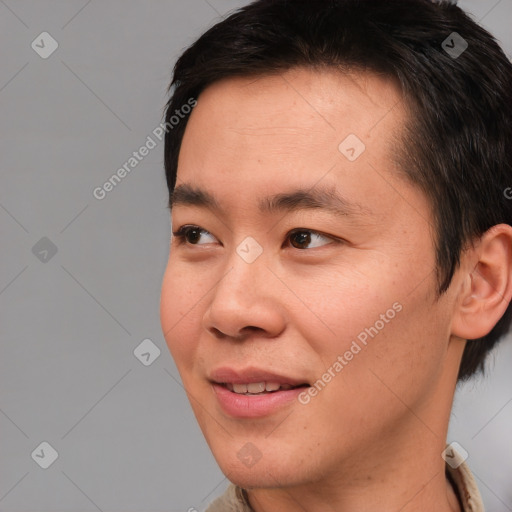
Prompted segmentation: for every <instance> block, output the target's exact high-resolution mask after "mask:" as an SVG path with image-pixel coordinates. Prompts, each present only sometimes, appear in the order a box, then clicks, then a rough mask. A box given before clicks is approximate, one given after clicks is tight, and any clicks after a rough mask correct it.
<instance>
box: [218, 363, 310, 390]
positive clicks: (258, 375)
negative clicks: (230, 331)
mask: <svg viewBox="0 0 512 512" xmlns="http://www.w3.org/2000/svg"><path fill="white" fill-rule="evenodd" d="M209 380H211V381H213V382H215V383H217V384H227V383H230V384H250V383H252V382H276V383H277V384H290V385H291V386H300V385H302V384H308V383H307V382H306V381H305V379H298V378H294V377H288V376H286V375H278V374H277V373H272V372H268V371H266V370H262V369H259V368H255V367H248V368H242V369H238V370H235V369H234V368H229V367H227V366H223V367H222V368H217V369H215V370H213V371H212V372H211V373H210V375H209Z"/></svg>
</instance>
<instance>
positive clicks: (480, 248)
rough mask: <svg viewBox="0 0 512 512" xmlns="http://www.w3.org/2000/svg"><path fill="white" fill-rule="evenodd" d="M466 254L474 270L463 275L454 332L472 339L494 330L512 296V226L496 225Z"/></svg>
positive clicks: (453, 321) (455, 312)
mask: <svg viewBox="0 0 512 512" xmlns="http://www.w3.org/2000/svg"><path fill="white" fill-rule="evenodd" d="M466 256H467V258H469V259H467V261H472V262H473V265H472V267H473V270H472V271H468V273H467V274H466V275H465V276H464V282H463V283H462V286H461V290H460V294H459V297H458V303H457V306H456V310H455V311H454V316H453V320H452V334H453V335H455V336H458V337H460V338H463V339H467V340H471V339H477V338H481V337H483V336H485V335H486V334H488V333H489V332H490V331H491V330H492V328H493V327H494V326H495V325H496V323H497V322H498V320H499V319H500V318H501V317H502V316H503V314H504V313H505V311H506V310H507V307H508V305H509V302H510V299H511V297H512V227H511V226H509V225H508V224H498V225H496V226H493V227H492V228H490V229H489V230H488V231H486V232H485V233H484V234H483V235H482V237H481V238H480V241H479V243H478V245H477V247H476V248H475V249H472V250H471V251H469V252H468V253H467V255H466Z"/></svg>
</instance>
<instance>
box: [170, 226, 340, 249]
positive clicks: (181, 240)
mask: <svg viewBox="0 0 512 512" xmlns="http://www.w3.org/2000/svg"><path fill="white" fill-rule="evenodd" d="M193 230H197V231H200V232H201V233H205V234H208V235H212V234H211V233H210V232H209V231H207V230H206V229H203V228H201V227H200V226H195V225H192V224H188V225H184V226H181V227H180V228H178V229H177V230H176V231H173V233H172V234H173V235H174V236H175V237H176V239H177V240H178V244H179V245H182V244H187V243H188V242H187V241H186V236H187V234H188V233H189V232H190V231H193ZM296 233H312V234H315V235H319V236H321V237H324V238H328V239H330V240H332V241H333V242H342V240H341V239H337V238H334V237H332V236H329V235H325V234H323V233H321V232H320V231H315V230H313V229H307V228H296V229H293V230H291V231H289V232H288V233H287V235H286V239H289V238H290V236H292V235H294V234H296ZM212 236H213V235H212ZM189 245H203V244H189ZM325 245H330V244H325ZM322 247H323V246H322ZM295 249H296V248H295ZM314 249H315V247H314ZM297 250H299V251H300V250H305V249H297Z"/></svg>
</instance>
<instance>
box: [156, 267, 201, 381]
mask: <svg viewBox="0 0 512 512" xmlns="http://www.w3.org/2000/svg"><path fill="white" fill-rule="evenodd" d="M203 294H204V290H203V288H202V287H200V286H199V285H198V283H195V282H194V281H193V279H192V278H191V275H190V272H186V271H183V270H180V266H179V265H178V264H176V263H175V262H174V261H173V260H172V258H170V259H169V262H168V264H167V268H166V270H165V274H164V277H163V280H162V290H161V296H160V322H161V326H162V332H163V334H164V338H165V341H166V343H167V346H168V348H169V351H170V352H171V355H172V357H173V359H174V360H175V362H176V365H177V367H178V369H179V370H180V373H181V370H182V368H185V367H188V366H190V364H191V362H192V361H193V356H194V352H195V350H196V345H197V341H196V340H197V339H198V337H199V336H198V332H199V329H200V326H201V321H200V317H199V316H198V315H199V314H200V302H201V297H202V295H203Z"/></svg>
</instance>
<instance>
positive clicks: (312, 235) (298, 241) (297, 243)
mask: <svg viewBox="0 0 512 512" xmlns="http://www.w3.org/2000/svg"><path fill="white" fill-rule="evenodd" d="M322 238H323V239H324V240H329V241H330V242H332V241H334V240H333V238H331V237H328V236H327V235H322V234H321V233H318V232H317V231H313V230H311V229H295V230H293V231H292V232H290V233H289V234H288V237H287V239H288V240H290V244H291V245H292V246H293V247H294V248H295V249H314V248H315V247H321V246H322V245H328V244H322V243H321V239H322ZM330 242H329V243H330ZM305 245H308V246H309V247H304V246H305Z"/></svg>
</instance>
